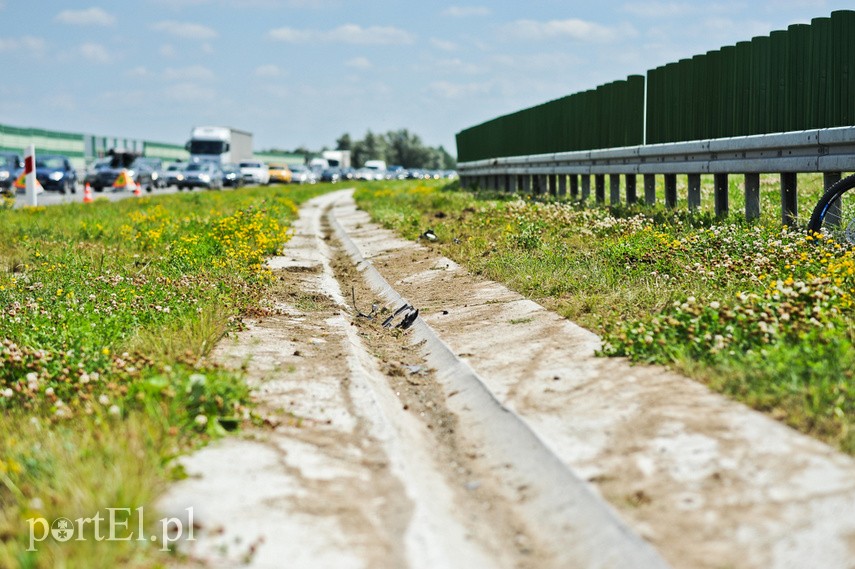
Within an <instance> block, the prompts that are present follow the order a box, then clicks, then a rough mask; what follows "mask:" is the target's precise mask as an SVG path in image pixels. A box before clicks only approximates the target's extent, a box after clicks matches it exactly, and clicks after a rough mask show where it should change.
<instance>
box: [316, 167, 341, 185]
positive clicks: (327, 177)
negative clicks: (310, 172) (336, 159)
mask: <svg viewBox="0 0 855 569" xmlns="http://www.w3.org/2000/svg"><path fill="white" fill-rule="evenodd" d="M339 181H341V169H340V168H327V169H325V170H324V171H323V172H321V182H332V183H335V182H339Z"/></svg>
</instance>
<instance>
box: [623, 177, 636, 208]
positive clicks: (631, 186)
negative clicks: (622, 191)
mask: <svg viewBox="0 0 855 569" xmlns="http://www.w3.org/2000/svg"><path fill="white" fill-rule="evenodd" d="M625 180H626V181H625V183H626V203H627V204H628V205H632V204H634V203H635V202H637V201H638V194H637V193H636V190H635V174H627V175H626V177H625Z"/></svg>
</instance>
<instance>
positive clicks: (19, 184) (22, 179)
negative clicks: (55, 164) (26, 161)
mask: <svg viewBox="0 0 855 569" xmlns="http://www.w3.org/2000/svg"><path fill="white" fill-rule="evenodd" d="M14 186H15V189H16V190H26V189H27V175H26V174H24V173H23V172H21V175H20V176H18V179H16V180H15V184H14ZM44 191H45V189H44V188H43V187H42V183H41V182H39V180H38V178H36V193H37V194H40V193H42V192H44Z"/></svg>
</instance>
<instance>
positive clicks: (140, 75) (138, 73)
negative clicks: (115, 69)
mask: <svg viewBox="0 0 855 569" xmlns="http://www.w3.org/2000/svg"><path fill="white" fill-rule="evenodd" d="M125 75H127V76H128V77H131V78H133V79H151V78H152V77H153V76H154V74H153V73H152V72H151V71H149V70H148V69H147V68H146V67H145V66H143V65H138V66H137V67H134V68H133V69H128V71H126V72H125Z"/></svg>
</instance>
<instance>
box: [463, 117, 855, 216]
mask: <svg viewBox="0 0 855 569" xmlns="http://www.w3.org/2000/svg"><path fill="white" fill-rule="evenodd" d="M457 169H458V172H459V174H460V183H461V186H463V187H467V186H480V187H484V188H489V189H494V190H507V191H522V192H526V193H528V192H535V193H552V194H555V195H566V193H567V189H568V185H569V190H570V195H571V197H573V198H578V197H580V196H579V193H580V192H579V190H580V186H581V199H586V198H587V197H588V196H589V195H590V189H591V185H590V184H591V176H593V177H594V189H595V198H596V200H597V202H598V203H604V202H605V176H606V175H609V176H610V184H609V185H610V203H618V202H620V201H621V192H620V176H621V175H623V176H625V184H624V187H625V190H626V201H627V202H628V203H633V202H635V201H637V196H636V180H635V176H636V175H639V174H640V175H643V176H644V199H645V202H646V203H648V204H650V205H652V204H654V203H655V200H656V194H655V176H656V175H663V176H664V177H665V204H666V206H668V207H676V204H677V183H676V176H677V175H678V174H684V175H687V176H688V205H689V208H690V209H694V208H697V207H700V203H701V201H700V176H701V174H714V175H715V190H714V193H715V211H716V214H717V215H727V213H728V211H729V208H728V183H727V182H728V178H727V177H728V175H730V174H743V175H745V215H746V217H748V218H749V219H753V218H756V217H759V215H760V195H759V192H760V178H759V177H760V174H761V173H780V174H781V220H782V222H783V223H785V224H788V225H789V224H793V223H794V222H795V221H796V212H797V206H798V200H797V179H796V174H798V173H808V172H822V173H823V174H825V184H826V187H828V186H829V185H831V184H833V183H834V182H836V181H837V180H839V179H840V176H841V172H844V171H855V127H838V128H828V129H813V130H804V131H797V132H786V133H780V134H765V135H755V136H741V137H734V138H719V139H712V140H703V141H692V142H678V143H669V144H649V145H642V146H627V147H623V148H609V149H603V150H586V151H579V152H558V153H551V154H537V155H531V156H511V157H505V158H492V159H487V160H477V161H472V162H463V163H460V164H458V166H457ZM580 176H581V184H580V180H579V178H580ZM568 181H569V184H568Z"/></svg>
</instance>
